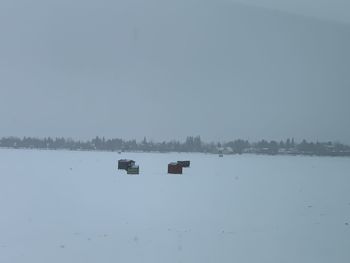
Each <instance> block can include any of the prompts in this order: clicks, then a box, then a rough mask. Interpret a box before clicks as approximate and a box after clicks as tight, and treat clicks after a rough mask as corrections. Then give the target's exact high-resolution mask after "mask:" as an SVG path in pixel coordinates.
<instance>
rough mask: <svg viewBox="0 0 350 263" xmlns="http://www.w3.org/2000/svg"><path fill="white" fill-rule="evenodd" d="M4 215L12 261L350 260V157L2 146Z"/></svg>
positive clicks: (0, 201) (0, 258) (0, 251)
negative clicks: (172, 169)
mask: <svg viewBox="0 0 350 263" xmlns="http://www.w3.org/2000/svg"><path fill="white" fill-rule="evenodd" d="M120 158H131V159H134V160H135V161H136V163H137V164H139V165H140V173H141V174H140V175H139V176H131V175H127V174H126V173H125V171H118V170H117V169H116V168H117V160H118V159H120ZM186 159H188V160H191V168H188V169H185V170H184V174H183V175H181V176H177V175H167V173H166V172H167V164H168V162H171V161H177V160H186ZM0 209H1V211H0V262H1V263H17V262H21V263H22V262H23V263H24V262H25V263H56V262H57V263H73V262H74V263H79V262H82V263H90V262H93V263H109V262H123V263H124V262H150V263H156V262H162V263H167V262H197V263H205V262H210V263H212V262H218V263H222V262H230V263H231V262H239V263H244V262H252V263H253V262H254V263H255V262H259V263H261V262H266V263H275V262H276V263H284V262H290V263H300V262H307V263H311V262H315V263H322V262H325V263H326V262H327V263H330V262H334V263H342V262H344V263H348V262H350V159H349V158H331V157H330V158H328V157H322V158H321V157H300V156H297V157H292V156H257V155H242V156H225V157H224V158H218V156H216V155H205V154H177V153H169V154H158V153H152V154H150V153H123V154H120V155H119V154H117V153H106V152H70V151H39V150H33V151H32V150H5V149H1V150H0Z"/></svg>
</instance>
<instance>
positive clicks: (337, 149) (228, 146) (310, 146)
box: [0, 136, 350, 156]
mask: <svg viewBox="0 0 350 263" xmlns="http://www.w3.org/2000/svg"><path fill="white" fill-rule="evenodd" d="M0 147H4V148H22V149H52V150H57V149H67V150H81V151H83V150H85V151H95V150H98V151H143V152H202V153H223V154H243V153H255V154H270V155H276V154H289V155H318V156H350V146H349V145H345V144H341V143H333V142H307V141H306V140H303V141H302V142H299V143H297V142H295V141H294V139H286V140H282V141H280V142H277V141H267V140H261V141H258V142H253V143H251V142H249V141H247V140H241V139H238V140H234V141H229V142H225V143H214V142H212V143H206V142H203V141H202V140H201V138H200V136H195V137H193V136H189V137H187V138H186V140H185V141H184V142H179V141H176V140H173V141H168V142H166V141H163V142H153V141H148V140H147V139H146V138H144V139H143V140H142V141H140V142H137V141H136V140H123V139H105V138H104V137H102V138H100V137H98V136H97V137H96V138H94V139H92V140H87V141H81V140H73V139H66V138H50V137H48V138H32V137H23V138H18V137H3V138H1V139H0Z"/></svg>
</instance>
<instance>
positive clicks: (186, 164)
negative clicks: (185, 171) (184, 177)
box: [177, 161, 190, 167]
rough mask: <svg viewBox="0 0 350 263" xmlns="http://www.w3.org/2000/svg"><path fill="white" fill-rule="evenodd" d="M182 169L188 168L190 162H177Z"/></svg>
mask: <svg viewBox="0 0 350 263" xmlns="http://www.w3.org/2000/svg"><path fill="white" fill-rule="evenodd" d="M177 163H178V164H180V165H181V166H182V167H190V161H177Z"/></svg>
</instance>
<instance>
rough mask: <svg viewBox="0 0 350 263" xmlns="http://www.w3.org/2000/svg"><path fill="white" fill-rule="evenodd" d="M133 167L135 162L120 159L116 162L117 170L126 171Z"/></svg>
mask: <svg viewBox="0 0 350 263" xmlns="http://www.w3.org/2000/svg"><path fill="white" fill-rule="evenodd" d="M133 165H135V161H133V160H126V159H121V160H119V161H118V169H119V170H128V168H129V167H131V166H133Z"/></svg>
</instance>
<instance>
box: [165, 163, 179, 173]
mask: <svg viewBox="0 0 350 263" xmlns="http://www.w3.org/2000/svg"><path fill="white" fill-rule="evenodd" d="M168 173H169V174H182V165H181V164H179V163H169V164H168Z"/></svg>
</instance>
